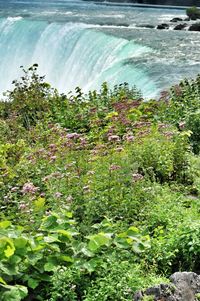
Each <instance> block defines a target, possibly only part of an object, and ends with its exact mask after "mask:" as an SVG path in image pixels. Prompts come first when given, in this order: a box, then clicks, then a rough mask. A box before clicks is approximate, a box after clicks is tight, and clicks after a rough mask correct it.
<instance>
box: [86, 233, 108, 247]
mask: <svg viewBox="0 0 200 301" xmlns="http://www.w3.org/2000/svg"><path fill="white" fill-rule="evenodd" d="M88 238H89V239H90V241H89V243H88V248H89V250H90V251H92V252H95V251H97V250H98V249H99V248H100V247H102V246H108V245H109V243H110V240H111V234H107V233H103V232H101V233H98V234H96V235H91V236H89V237H88Z"/></svg>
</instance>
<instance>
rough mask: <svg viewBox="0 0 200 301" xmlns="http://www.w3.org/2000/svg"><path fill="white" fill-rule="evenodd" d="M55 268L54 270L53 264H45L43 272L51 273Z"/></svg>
mask: <svg viewBox="0 0 200 301" xmlns="http://www.w3.org/2000/svg"><path fill="white" fill-rule="evenodd" d="M55 268H56V265H55V264H53V263H52V262H47V263H45V265H44V270H45V271H46V272H52V271H54V270H55Z"/></svg>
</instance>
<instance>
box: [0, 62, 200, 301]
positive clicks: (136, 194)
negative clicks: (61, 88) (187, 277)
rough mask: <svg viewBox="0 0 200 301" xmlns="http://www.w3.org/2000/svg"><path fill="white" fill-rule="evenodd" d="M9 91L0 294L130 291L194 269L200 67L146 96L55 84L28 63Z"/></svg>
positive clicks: (2, 127)
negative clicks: (69, 89) (158, 95)
mask: <svg viewBox="0 0 200 301" xmlns="http://www.w3.org/2000/svg"><path fill="white" fill-rule="evenodd" d="M163 95H164V94H163ZM7 100H8V101H7V102H6V101H2V102H0V219H1V221H0V300H6V301H7V300H8V301H9V300H26V299H27V300H29V299H34V300H49V301H54V300H55V301H59V300H70V301H73V300H77V301H78V300H85V301H93V300H94V299H95V300H99V301H103V300H105V301H106V300H119V301H122V300H132V299H133V294H134V292H135V291H136V290H138V289H141V288H145V287H148V286H151V285H153V284H156V283H160V282H162V281H165V279H164V280H163V278H162V277H161V278H160V277H159V273H160V274H162V273H166V274H167V275H169V274H170V273H172V272H174V271H176V270H181V269H190V270H198V269H199V262H198V258H199V256H200V254H199V249H200V246H199V241H200V237H199V222H198V221H199V217H200V212H199V193H200V172H199V166H200V160H199V156H198V152H199V134H198V133H199V120H200V119H199V110H200V78H199V76H198V77H197V78H196V79H195V80H192V81H188V80H184V81H182V82H181V83H180V84H179V85H177V86H175V87H172V89H171V91H170V92H169V93H168V94H165V95H164V96H163V99H161V100H160V101H155V100H152V101H149V102H145V101H143V99H142V98H141V94H140V92H138V91H137V90H136V89H135V88H133V89H132V88H129V86H128V85H127V84H126V83H125V84H122V85H118V86H115V87H114V89H113V90H110V89H109V87H108V85H107V84H106V83H103V84H102V87H101V90H100V91H99V92H97V91H91V92H89V93H88V95H85V94H83V92H82V90H81V89H80V88H77V89H76V91H75V94H74V95H73V94H72V93H70V94H68V95H64V94H62V95H60V94H59V93H58V91H56V90H54V89H52V88H51V87H50V86H49V85H48V84H47V83H45V81H44V77H40V76H39V75H38V74H37V65H34V66H33V67H31V68H30V69H29V70H28V71H26V70H24V76H23V77H22V78H21V80H20V81H15V82H14V89H13V91H10V92H8V93H7ZM194 152H195V155H194ZM116 288H117V289H116ZM13 296H14V297H13ZM13 298H14V299H13Z"/></svg>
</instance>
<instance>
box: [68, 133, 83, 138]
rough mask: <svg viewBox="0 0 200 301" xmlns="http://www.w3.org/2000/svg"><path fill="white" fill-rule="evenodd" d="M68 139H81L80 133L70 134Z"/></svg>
mask: <svg viewBox="0 0 200 301" xmlns="http://www.w3.org/2000/svg"><path fill="white" fill-rule="evenodd" d="M66 137H67V139H77V138H79V137H80V134H78V133H69V134H67V135H66Z"/></svg>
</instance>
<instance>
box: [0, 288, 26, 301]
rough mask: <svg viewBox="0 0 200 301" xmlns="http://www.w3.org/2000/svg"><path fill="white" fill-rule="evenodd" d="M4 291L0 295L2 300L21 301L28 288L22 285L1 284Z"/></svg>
mask: <svg viewBox="0 0 200 301" xmlns="http://www.w3.org/2000/svg"><path fill="white" fill-rule="evenodd" d="M1 286H2V287H3V288H4V289H6V291H5V292H3V294H2V296H1V300H2V301H21V300H23V299H24V298H25V297H26V296H27V295H28V290H27V288H26V287H25V286H22V285H15V286H12V285H1Z"/></svg>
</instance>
